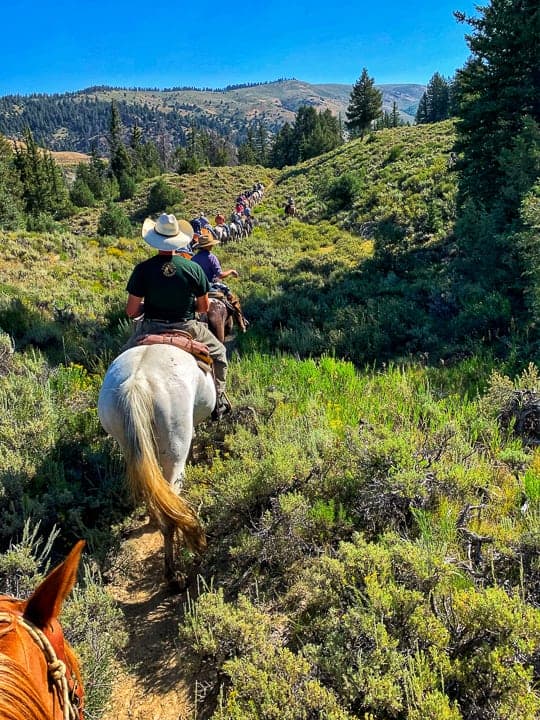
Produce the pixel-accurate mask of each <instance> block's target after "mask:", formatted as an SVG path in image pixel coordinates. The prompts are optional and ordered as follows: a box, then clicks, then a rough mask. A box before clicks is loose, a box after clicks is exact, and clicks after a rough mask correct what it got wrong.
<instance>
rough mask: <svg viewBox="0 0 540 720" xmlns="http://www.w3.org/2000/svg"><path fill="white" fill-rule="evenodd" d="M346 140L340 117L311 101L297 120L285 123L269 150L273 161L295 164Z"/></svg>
mask: <svg viewBox="0 0 540 720" xmlns="http://www.w3.org/2000/svg"><path fill="white" fill-rule="evenodd" d="M342 142H343V134H342V129H341V122H340V120H339V118H336V117H335V115H332V113H331V112H330V110H323V111H322V112H317V110H316V109H315V108H314V107H313V106H311V105H302V106H301V107H299V108H298V111H297V113H296V118H295V121H294V123H293V124H292V125H289V123H285V125H283V127H282V128H281V130H280V131H279V132H278V133H277V134H276V136H275V139H274V142H273V145H272V147H271V149H270V151H269V165H270V166H271V167H277V168H282V167H284V166H285V165H295V164H296V163H298V162H301V161H302V160H308V159H309V158H312V157H316V156H317V155H321V154H322V153H325V152H329V151H330V150H333V149H334V148H336V147H338V146H339V145H341V144H342ZM259 152H260V149H259Z"/></svg>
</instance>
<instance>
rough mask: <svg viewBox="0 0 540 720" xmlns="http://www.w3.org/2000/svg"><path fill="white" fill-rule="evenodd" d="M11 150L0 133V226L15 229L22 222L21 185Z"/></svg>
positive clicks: (5, 228)
mask: <svg viewBox="0 0 540 720" xmlns="http://www.w3.org/2000/svg"><path fill="white" fill-rule="evenodd" d="M13 157H14V156H13V150H12V149H11V146H10V145H9V143H8V142H7V140H5V139H4V138H3V137H2V136H1V135H0V228H2V229H3V230H15V229H16V228H18V227H19V225H20V224H21V222H22V186H21V183H20V180H19V176H18V174H17V172H16V170H15V167H14V162H13Z"/></svg>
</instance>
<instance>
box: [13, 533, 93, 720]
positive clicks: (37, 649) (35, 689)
mask: <svg viewBox="0 0 540 720" xmlns="http://www.w3.org/2000/svg"><path fill="white" fill-rule="evenodd" d="M83 546H84V541H83V540H80V541H79V542H78V543H77V544H76V545H75V547H74V548H73V549H72V550H71V552H70V553H69V555H68V556H67V558H66V559H65V560H64V562H63V563H62V564H61V565H58V567H56V568H55V569H54V570H53V571H52V572H51V573H49V575H47V577H46V578H45V580H43V582H42V583H41V584H40V585H39V586H38V587H37V589H36V590H35V591H34V593H33V594H32V595H31V596H30V597H29V598H28V600H17V599H16V598H12V597H9V596H6V595H3V596H0V718H2V720H29V719H30V718H32V720H82V717H83V715H82V708H83V689H82V683H81V675H80V670H79V665H78V662H77V659H76V657H75V654H74V653H73V650H72V649H71V648H70V647H69V645H68V643H67V641H66V640H65V639H64V633H63V631H62V628H61V626H60V623H59V622H58V615H59V614H60V610H61V608H62V603H63V602H64V600H65V598H66V597H67V595H68V594H69V592H70V591H71V589H72V587H73V585H74V584H75V580H76V578H77V569H78V567H79V561H80V557H81V551H82V549H83Z"/></svg>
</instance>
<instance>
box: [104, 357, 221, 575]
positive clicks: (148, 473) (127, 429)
mask: <svg viewBox="0 0 540 720" xmlns="http://www.w3.org/2000/svg"><path fill="white" fill-rule="evenodd" d="M215 401H216V391H215V386H214V381H213V378H212V375H211V374H210V373H204V372H203V371H202V370H201V369H200V368H199V367H198V365H197V363H196V361H195V359H194V358H193V356H192V355H189V354H188V353H186V352H184V351H183V350H180V349H179V348H176V347H171V346H168V345H141V346H136V347H133V348H130V349H129V350H126V351H125V352H124V353H122V354H121V355H119V356H118V357H117V358H116V359H115V360H114V361H113V362H112V364H111V365H110V367H109V369H108V370H107V372H106V374H105V378H104V380H103V385H102V387H101V391H100V393H99V399H98V415H99V419H100V421H101V424H102V425H103V428H104V429H105V430H106V431H107V432H108V433H109V434H110V435H112V436H113V437H114V438H115V439H116V440H117V441H118V443H119V444H120V446H121V447H122V450H123V452H124V455H125V458H126V466H127V477H128V481H129V483H130V485H131V488H132V490H133V492H134V494H135V496H136V497H142V499H144V500H145V501H146V503H147V505H148V507H149V509H150V512H151V513H152V515H154V516H155V517H156V519H157V521H158V523H159V525H160V527H161V529H162V530H163V532H164V535H165V555H166V558H165V561H166V572H167V575H168V576H171V573H172V565H173V559H172V530H171V528H179V529H180V530H181V531H182V532H183V534H184V537H185V539H186V541H187V543H188V545H190V546H191V547H192V548H193V549H196V550H200V549H202V547H204V534H203V533H202V529H201V528H200V525H199V523H198V520H197V518H196V516H195V514H194V513H193V511H192V510H191V509H190V508H189V506H188V505H187V503H185V501H184V500H183V499H182V498H181V496H180V495H179V493H180V489H181V481H182V475H183V472H184V467H185V463H186V459H187V457H188V454H189V449H190V446H191V440H192V437H193V426H194V425H195V424H197V423H198V422H201V421H202V420H204V419H205V418H206V417H208V415H210V413H211V412H212V409H213V408H214V405H215Z"/></svg>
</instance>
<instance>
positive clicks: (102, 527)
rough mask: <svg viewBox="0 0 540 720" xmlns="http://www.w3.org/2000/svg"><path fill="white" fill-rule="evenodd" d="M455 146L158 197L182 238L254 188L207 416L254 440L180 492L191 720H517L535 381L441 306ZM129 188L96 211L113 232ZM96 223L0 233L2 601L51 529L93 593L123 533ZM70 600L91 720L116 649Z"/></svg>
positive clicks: (414, 135) (450, 270)
mask: <svg viewBox="0 0 540 720" xmlns="http://www.w3.org/2000/svg"><path fill="white" fill-rule="evenodd" d="M452 142H453V126H452V124H451V123H441V124H438V125H434V126H423V127H416V128H397V129H395V130H388V131H381V132H380V133H376V134H375V135H373V136H370V138H369V139H368V140H367V141H364V142H361V141H356V142H353V143H349V144H348V145H346V146H344V147H343V148H340V149H339V150H336V151H334V152H332V153H329V154H328V155H325V156H322V157H320V158H317V159H315V160H311V161H309V162H306V163H304V164H303V165H299V166H296V167H294V168H286V169H285V170H284V171H283V172H281V173H279V174H278V173H277V172H274V171H272V172H269V171H265V170H263V169H262V168H246V167H240V168H221V169H219V170H205V171H203V172H201V173H198V174H197V175H193V176H189V177H187V176H182V177H179V176H173V175H169V176H166V177H165V178H164V179H165V181H166V182H167V183H169V184H173V185H175V186H178V187H179V188H180V189H181V190H182V192H183V193H184V200H183V201H182V209H183V211H184V212H185V216H186V217H189V216H190V215H191V213H192V212H193V213H194V212H195V211H198V210H203V209H204V210H205V211H207V212H208V213H209V214H211V213H212V212H214V211H215V210H218V209H221V210H222V209H225V210H227V209H228V208H230V207H231V206H232V203H233V200H234V197H235V195H236V194H237V192H238V191H240V190H242V189H243V188H244V187H246V186H247V187H249V186H250V184H252V183H253V182H254V181H255V180H262V181H263V182H264V183H265V184H266V185H267V188H268V190H267V194H266V197H265V201H264V202H263V203H262V204H261V205H259V206H257V207H256V209H255V215H256V218H257V220H258V226H257V228H256V230H255V232H254V233H253V235H252V236H251V238H250V239H249V240H247V241H244V242H243V243H238V244H228V245H225V246H222V247H220V248H219V250H218V252H219V255H220V259H221V260H222V264H223V265H224V266H225V267H235V268H237V269H238V271H239V273H240V278H239V280H238V281H236V282H235V285H234V289H235V290H238V292H239V294H240V295H241V297H242V298H243V301H244V307H245V309H246V314H247V315H248V317H249V319H250V320H251V327H250V329H249V331H248V333H247V334H246V335H245V336H243V337H241V338H239V340H238V344H237V351H236V352H235V354H234V356H233V358H232V361H231V373H230V395H231V397H232V399H233V403H234V405H235V406H236V407H238V408H241V407H244V406H246V407H250V408H253V410H254V412H255V415H254V416H253V415H251V414H250V415H249V417H250V418H251V419H250V420H249V421H245V422H238V423H236V424H233V423H231V424H229V425H224V424H221V425H220V426H216V425H215V424H208V425H206V426H204V427H203V428H202V429H201V430H200V431H199V432H198V436H197V445H198V457H199V458H200V461H199V463H198V464H194V465H191V466H190V467H189V469H188V474H187V478H186V489H187V492H188V496H189V498H190V499H191V501H192V502H193V503H194V504H195V505H196V506H197V507H198V508H200V513H201V516H202V519H203V521H204V523H205V526H206V529H207V533H208V538H209V549H208V552H207V554H206V555H205V556H204V558H203V559H202V564H201V565H200V567H199V568H198V570H199V572H200V578H199V581H198V583H197V588H193V589H192V590H191V591H190V595H189V597H188V598H187V600H186V607H185V613H184V614H183V616H182V617H179V618H178V621H179V638H178V640H179V642H180V643H181V644H182V647H184V648H186V649H187V650H186V652H185V653H184V656H185V657H186V658H187V662H189V663H191V670H192V672H193V673H194V676H195V677H198V678H200V683H198V684H197V698H196V699H197V708H198V717H200V718H210V717H212V718H213V719H214V720H218V719H219V720H233V719H234V720H257V718H259V719H260V720H269V719H270V718H278V717H279V718H282V719H284V720H297V719H299V718H315V717H317V718H325V719H326V718H327V719H328V720H353V719H354V718H358V719H360V718H361V719H362V720H366V719H367V718H370V720H390V719H394V718H396V719H398V720H426V719H428V720H478V719H479V718H482V719H483V720H502V718H505V719H506V720H534V719H535V718H537V717H538V716H539V714H540V695H539V692H538V681H539V675H540V670H539V668H540V612H539V610H538V607H539V603H540V564H539V552H538V551H539V549H540V530H539V529H540V524H539V518H540V454H539V452H538V449H535V445H534V442H533V441H534V440H535V438H536V439H537V437H538V436H537V435H536V436H535V434H534V431H535V427H534V424H533V426H531V427H529V426H527V427H528V428H529V430H530V431H531V432H530V434H528V435H527V434H523V433H522V434H518V433H516V432H515V430H516V428H517V425H518V424H519V423H517V419H519V418H518V415H516V414H514V411H516V412H517V411H519V409H520V407H522V408H523V407H524V405H525V404H526V401H527V398H528V399H531V398H532V399H533V400H534V399H538V397H539V394H540V377H539V375H538V371H537V369H536V367H535V366H534V365H529V364H528V358H527V357H526V355H525V353H524V352H523V345H520V346H519V347H520V348H521V354H519V355H518V354H517V349H516V348H517V347H518V345H517V341H516V342H514V336H512V335H511V334H510V330H508V325H507V324H506V318H503V320H504V322H503V320H501V319H500V318H496V319H495V320H493V316H492V315H489V312H488V308H486V307H484V308H483V309H481V310H480V309H479V308H478V307H469V306H468V305H466V304H464V300H463V298H462V295H461V294H460V293H458V292H457V290H458V289H459V288H461V289H462V290H467V288H466V287H465V286H460V285H458V283H459V282H461V280H460V277H459V274H458V273H457V271H456V270H455V267H454V265H453V262H454V258H455V256H456V251H455V247H454V244H453V236H452V232H453V222H454V201H455V194H456V181H455V177H454V173H453V171H452V169H451V168H449V163H448V155H449V150H450V148H451V145H452ZM149 184H150V183H149V182H148V183H146V184H142V185H140V186H139V187H138V188H137V192H136V194H135V196H134V198H133V199H131V200H126V201H125V202H124V203H123V204H121V203H118V205H119V206H120V205H122V207H123V208H124V209H125V211H126V213H128V214H129V216H130V217H131V219H132V220H133V222H136V223H137V224H139V223H140V221H141V220H142V218H143V217H144V211H145V203H146V202H147V197H148V188H149ZM288 195H294V196H295V198H296V201H297V206H298V210H299V215H298V217H297V218H296V219H294V220H292V221H289V220H286V219H285V218H284V215H283V212H282V205H283V202H284V200H285V198H286V197H287V196H288ZM93 213H95V210H93V209H92V210H90V211H84V212H83V213H81V214H80V215H79V216H78V219H77V226H76V228H75V229H76V230H77V232H78V233H79V234H73V233H72V232H70V230H69V229H67V228H66V230H65V231H63V232H55V233H52V232H51V233H41V234H37V233H29V232H26V231H18V232H12V233H2V234H1V239H2V250H1V251H0V253H1V257H2V263H3V267H4V268H5V269H4V274H3V277H2V285H1V287H0V290H1V295H0V327H1V328H2V331H3V333H2V335H1V336H0V343H1V345H0V398H1V402H2V405H3V408H4V410H5V411H4V414H3V416H2V419H1V420H0V423H1V433H0V438H1V440H0V442H1V448H0V450H1V452H0V487H1V489H2V494H3V497H4V502H3V503H2V505H1V507H0V543H1V545H2V549H4V550H7V548H8V547H9V544H10V542H12V541H13V538H17V539H19V538H21V537H22V538H23V540H22V542H21V543H19V545H18V546H17V548H18V549H17V548H16V549H17V552H16V553H15V555H13V553H12V555H10V556H9V557H10V563H11V564H10V565H9V567H10V568H14V567H16V568H18V570H17V572H18V573H19V575H24V567H25V563H27V564H28V557H29V556H30V555H31V554H32V552H31V550H32V547H33V546H35V541H36V537H38V536H39V537H42V536H43V537H45V536H47V535H48V534H49V533H50V531H51V530H52V528H53V525H55V524H56V526H57V527H58V529H59V531H60V536H59V538H58V539H57V541H56V545H55V547H56V548H60V547H62V546H63V545H66V544H68V543H69V542H70V541H71V540H72V539H73V538H74V537H80V536H83V537H85V538H87V540H88V542H89V548H90V551H91V554H92V556H93V558H94V559H95V562H96V563H97V564H98V565H99V567H100V568H101V569H102V570H106V569H107V567H108V565H109V563H110V560H111V557H112V555H113V554H114V552H115V547H117V543H118V542H119V541H120V536H121V533H122V532H123V531H124V530H125V529H127V528H129V526H130V522H131V519H130V512H131V510H132V508H131V505H130V502H129V500H128V498H127V497H126V496H125V491H124V489H123V466H122V461H121V458H120V454H119V451H118V449H117V448H116V446H115V445H114V444H113V443H112V441H111V440H110V439H108V438H106V437H105V435H104V433H103V431H102V430H101V429H100V427H99V424H98V420H97V415H96V400H97V393H98V389H99V386H100V382H101V379H102V377H103V373H104V371H105V369H106V367H107V365H108V364H109V362H110V360H111V359H112V358H113V357H114V355H115V354H116V352H117V351H118V349H119V348H120V346H121V344H122V343H123V341H124V339H125V337H126V335H127V333H128V332H129V328H128V324H127V322H126V321H125V319H123V306H124V301H125V283H126V280H127V277H128V276H129V273H130V270H131V268H132V266H133V264H134V262H136V261H137V260H139V259H141V258H143V257H147V256H148V255H149V254H150V253H149V250H148V248H146V247H145V246H144V244H143V243H142V240H141V239H140V238H139V237H123V238H119V239H116V238H111V237H103V238H97V237H96V236H95V227H96V225H95V215H93ZM85 223H86V224H85ZM84 233H85V234H84ZM231 285H232V282H231ZM501 292H502V291H501ZM465 298H466V299H467V293H466V292H465ZM466 302H469V300H466ZM467 312H468V314H467ZM486 317H487V320H486ZM467 318H468V324H467V323H466V322H465V319H467ZM497 322H498V324H497ZM486 323H487V324H486ZM490 323H491V324H490ZM493 328H497V330H496V331H495V330H493ZM490 329H491V330H490ZM503 331H504V332H503ZM490 332H491V335H490ZM496 332H497V333H498V334H499V337H498V338H494V336H495V334H496ZM504 333H506V334H504ZM490 340H491V342H489V341H490ZM503 350H504V352H503ZM520 403H521V405H520ZM25 521H27V522H28V527H36V526H37V523H39V529H38V530H36V533H37V535H36V536H34V538H33V540H32V538H31V537H29V530H28V529H27V531H26V534H25V535H24V536H23V531H24V523H25ZM34 550H35V548H34ZM0 557H1V558H5V557H7V556H6V555H2V556H0ZM6 564H7V560H6ZM1 568H2V565H1V564H0V570H1ZM158 580H159V579H158V578H156V582H158ZM94 582H95V576H94ZM86 587H88V588H94V589H93V590H92V592H93V593H94V594H93V595H92V599H91V600H89V599H88V598H87V599H86V601H84V599H83V598H82V596H79V605H78V606H77V608H76V610H74V611H73V613H72V615H71V616H70V620H71V622H72V632H75V631H78V633H79V635H78V637H77V638H76V639H77V642H78V645H79V646H80V648H81V649H82V651H83V653H84V652H86V656H88V655H91V654H92V653H91V652H90V650H89V648H92V647H98V648H101V646H102V645H103V648H105V647H106V648H108V652H107V653H105V652H103V653H102V654H101V653H100V652H94V657H99V658H100V662H101V665H99V666H98V667H95V666H92V667H91V668H90V667H89V665H87V666H86V667H85V673H86V679H87V684H88V687H89V689H90V694H91V698H92V702H93V703H94V706H93V707H95V708H96V710H95V713H96V714H95V716H96V717H98V716H99V713H100V709H102V708H103V705H104V702H105V699H106V698H105V696H106V692H107V687H108V685H107V680H106V678H107V677H110V668H111V662H112V658H111V652H112V650H117V649H118V648H119V647H120V646H121V645H122V642H123V638H122V633H121V632H120V630H119V629H118V617H117V615H115V613H114V609H113V608H111V607H110V604H107V601H106V596H105V597H104V596H101V595H99V593H98V589H96V588H97V587H99V585H96V586H95V587H94V586H93V585H91V584H90V583H87V585H86ZM87 592H90V590H88V591H87ZM85 602H86V605H85ZM90 602H93V603H94V604H93V606H92V607H93V610H92V613H91V615H92V618H93V619H94V620H95V622H94V624H93V625H92V627H91V628H89V627H88V626H87V625H85V624H83V623H80V624H79V625H78V624H77V619H76V618H77V612H79V613H81V614H83V613H84V612H85V610H84V608H87V607H88V605H89V603H90ZM111 649H112V650H111ZM86 656H85V657H86ZM107 673H109V675H108V674H107ZM100 677H102V678H105V681H104V682H103V683H101V684H100V683H98V682H96V678H100ZM100 693H101V694H100ZM194 693H195V688H194Z"/></svg>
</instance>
